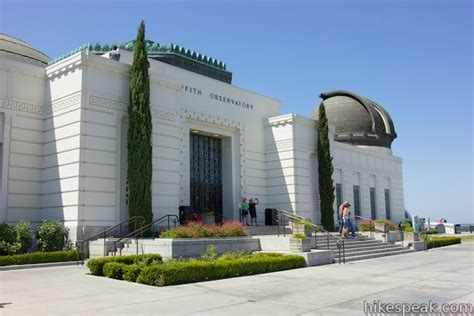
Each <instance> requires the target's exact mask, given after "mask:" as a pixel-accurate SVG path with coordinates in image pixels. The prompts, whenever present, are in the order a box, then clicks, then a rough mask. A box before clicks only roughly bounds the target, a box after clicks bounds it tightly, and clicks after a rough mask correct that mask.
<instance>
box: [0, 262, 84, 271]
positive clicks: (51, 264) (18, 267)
mask: <svg viewBox="0 0 474 316" xmlns="http://www.w3.org/2000/svg"><path fill="white" fill-rule="evenodd" d="M76 264H77V263H76V261H67V262H48V263H34V264H21V265H20V264H19V265H12V266H2V267H0V271H8V270H22V269H34V268H50V267H60V266H72V265H76Z"/></svg>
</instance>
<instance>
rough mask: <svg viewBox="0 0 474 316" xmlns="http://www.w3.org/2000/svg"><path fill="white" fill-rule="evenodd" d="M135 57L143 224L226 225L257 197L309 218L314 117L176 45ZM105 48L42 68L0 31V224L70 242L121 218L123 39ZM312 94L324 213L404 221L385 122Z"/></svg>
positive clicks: (313, 191)
mask: <svg viewBox="0 0 474 316" xmlns="http://www.w3.org/2000/svg"><path fill="white" fill-rule="evenodd" d="M147 49H148V52H149V61H150V68H149V74H150V107H151V115H152V123H153V137H152V139H153V181H152V205H153V215H154V218H158V217H160V216H162V215H166V214H178V207H179V206H191V207H192V208H193V209H196V210H204V209H211V210H213V211H215V212H218V213H221V214H222V215H223V216H225V217H227V218H233V219H238V217H239V203H240V202H241V199H242V197H247V198H253V197H257V198H259V201H260V205H259V206H258V218H259V222H262V223H263V213H264V210H265V209H267V208H277V209H284V210H288V211H291V212H295V213H297V214H300V215H302V216H304V217H305V218H309V219H311V220H312V221H313V222H316V223H318V222H319V219H320V210H319V201H318V177H317V156H316V138H317V137H316V136H317V131H316V122H315V119H314V115H313V117H312V118H310V117H303V116H300V115H295V114H284V115H282V113H281V110H280V108H281V105H280V102H279V101H278V100H275V99H273V98H270V97H266V96H262V95H260V94H257V93H255V92H251V91H248V90H245V89H242V88H239V87H237V86H235V85H232V84H231V80H232V73H230V72H229V71H228V70H227V69H226V65H225V64H224V63H222V62H220V61H217V60H215V59H213V58H209V57H207V56H203V55H201V54H198V53H196V52H192V51H190V50H186V49H184V48H182V47H179V46H177V45H160V44H157V43H154V42H148V43H147ZM108 50H109V47H108V46H107V45H104V46H101V45H96V46H93V45H85V46H83V47H81V48H80V49H77V50H75V51H72V52H71V53H69V54H67V55H64V56H62V57H61V58H59V59H56V60H53V61H51V60H49V59H48V57H47V56H45V55H44V54H42V53H41V52H39V51H37V50H35V49H34V48H32V47H31V46H29V45H28V44H26V43H24V42H22V41H20V40H18V39H15V38H13V37H10V36H7V35H1V36H0V77H1V81H0V101H1V103H0V167H1V168H0V180H1V181H0V222H3V221H6V222H9V223H13V222H16V221H19V220H29V221H32V222H33V223H38V222H40V221H42V220H44V219H59V220H61V221H63V222H64V223H65V225H66V226H68V227H69V228H70V230H71V237H72V239H76V238H82V237H83V236H87V235H90V234H92V233H93V232H95V231H98V230H100V229H101V228H103V227H107V226H111V225H114V224H117V223H119V222H121V221H123V220H126V219H127V218H128V205H127V204H128V203H127V199H128V195H127V194H128V193H127V176H126V174H127V128H128V122H127V107H128V103H129V81H130V65H131V61H132V56H133V52H132V51H133V41H132V42H128V43H124V44H122V45H120V50H119V51H120V55H121V56H120V60H119V61H116V60H113V59H109V58H108V52H107V51H108ZM322 99H323V100H324V102H325V104H326V108H327V113H328V118H329V121H330V123H331V126H330V137H331V150H332V155H333V157H334V168H335V172H334V176H333V177H334V180H335V186H336V193H337V194H336V195H337V199H336V200H337V201H336V202H335V203H334V204H335V205H334V209H336V204H337V203H338V202H341V201H343V200H348V201H350V202H351V203H352V205H353V210H355V212H356V213H357V214H358V215H360V216H363V217H372V218H389V219H391V220H393V221H395V222H398V221H399V220H402V219H403V218H404V198H403V180H402V160H401V158H398V157H396V156H394V155H393V154H392V152H391V149H390V144H391V141H392V140H393V139H394V138H395V137H396V134H395V131H394V128H393V122H391V119H390V116H389V115H388V113H387V112H386V111H385V110H384V109H383V108H382V107H381V106H380V105H378V106H379V107H380V108H381V110H380V109H379V110H378V111H377V110H374V109H373V108H375V109H376V107H375V106H372V107H373V108H369V107H367V105H366V106H365V107H364V104H363V103H364V102H365V101H367V100H368V99H365V98H361V97H358V96H357V95H356V94H353V93H350V92H344V91H342V92H341V91H335V92H333V93H332V94H331V93H330V94H322ZM362 99H363V100H365V101H364V102H359V101H361V100H362ZM349 101H350V102H349ZM344 102H345V103H347V104H349V105H344V104H345V103H344ZM367 102H368V101H367ZM371 102H373V101H371ZM341 104H342V105H341ZM341 108H342V111H340V109H341ZM344 109H351V110H350V111H349V112H351V111H352V112H351V113H352V114H350V115H349V117H346V116H347V113H348V112H346V111H344ZM364 111H365V112H364ZM371 111H372V112H374V111H375V112H374V113H372V112H371ZM315 113H316V110H315ZM341 113H342V114H341ZM356 114H357V115H358V116H357V120H355V121H357V124H352V123H353V121H351V117H352V118H355V117H356ZM348 122H349V123H348ZM350 122H352V123H350ZM351 124H352V125H351ZM390 124H391V125H390ZM344 126H346V127H347V126H349V127H352V130H351V128H349V129H346V130H341V128H342V129H343V127H344ZM374 126H375V127H374ZM372 127H374V128H372ZM390 127H391V128H392V130H390ZM364 128H368V129H369V130H367V131H366V130H364ZM371 128H372V129H371ZM361 135H362V136H361ZM377 140H379V141H377ZM336 213H337V212H335V216H337V215H336Z"/></svg>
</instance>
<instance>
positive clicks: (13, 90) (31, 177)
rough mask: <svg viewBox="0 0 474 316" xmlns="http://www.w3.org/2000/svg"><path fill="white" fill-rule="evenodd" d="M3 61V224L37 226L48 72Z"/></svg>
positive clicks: (0, 91)
mask: <svg viewBox="0 0 474 316" xmlns="http://www.w3.org/2000/svg"><path fill="white" fill-rule="evenodd" d="M6 56H8V55H6ZM0 57H2V58H0V120H1V121H2V123H0V128H1V129H2V131H1V132H0V143H2V147H3V149H2V150H3V159H2V165H1V166H0V168H1V169H2V172H1V174H2V180H1V182H2V183H1V185H0V188H1V189H0V190H1V192H0V222H3V221H6V222H16V221H19V220H22V219H26V220H29V221H32V222H36V221H39V220H41V199H42V197H41V196H42V195H41V194H42V192H41V181H42V169H43V166H42V164H43V161H42V144H43V113H44V111H45V110H46V107H45V91H46V84H45V70H44V68H42V67H39V66H36V65H32V64H29V63H24V62H20V61H18V60H14V59H10V58H8V57H5V58H4V56H3V54H2V55H0Z"/></svg>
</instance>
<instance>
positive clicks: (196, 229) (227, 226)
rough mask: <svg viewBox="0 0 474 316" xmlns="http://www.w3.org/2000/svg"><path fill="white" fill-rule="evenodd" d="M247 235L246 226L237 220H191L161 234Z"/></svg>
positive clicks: (177, 236) (189, 235)
mask: <svg viewBox="0 0 474 316" xmlns="http://www.w3.org/2000/svg"><path fill="white" fill-rule="evenodd" d="M236 236H247V231H246V230H245V228H244V227H243V226H242V224H240V223H239V222H236V221H228V222H225V223H223V224H222V225H203V224H200V223H194V222H191V223H189V224H187V225H184V226H180V227H174V228H171V229H169V230H166V231H164V232H162V233H161V234H160V237H161V238H200V237H201V238H202V237H236Z"/></svg>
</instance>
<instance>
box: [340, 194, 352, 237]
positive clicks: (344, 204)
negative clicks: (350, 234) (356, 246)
mask: <svg viewBox="0 0 474 316" xmlns="http://www.w3.org/2000/svg"><path fill="white" fill-rule="evenodd" d="M347 205H349V206H350V204H349V202H348V201H344V202H342V204H341V205H339V209H338V215H339V216H338V222H339V235H342V229H343V227H344V221H343V220H342V215H343V214H342V213H343V211H344V207H346V206H347Z"/></svg>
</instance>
